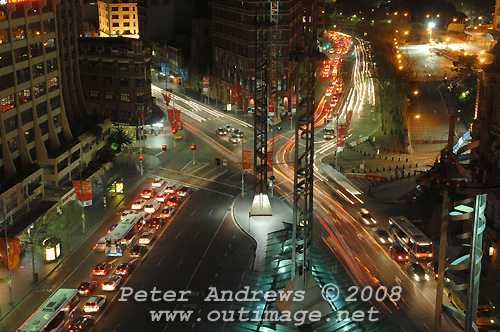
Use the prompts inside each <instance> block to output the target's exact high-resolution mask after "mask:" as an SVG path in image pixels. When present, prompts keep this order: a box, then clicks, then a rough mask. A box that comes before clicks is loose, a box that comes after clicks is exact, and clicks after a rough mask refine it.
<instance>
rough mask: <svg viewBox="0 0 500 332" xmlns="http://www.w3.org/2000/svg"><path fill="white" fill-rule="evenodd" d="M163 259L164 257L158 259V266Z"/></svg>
mask: <svg viewBox="0 0 500 332" xmlns="http://www.w3.org/2000/svg"><path fill="white" fill-rule="evenodd" d="M162 261H163V257H162V258H161V259H160V260H159V261H158V264H156V266H160V264H161V262H162Z"/></svg>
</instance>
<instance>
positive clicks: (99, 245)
mask: <svg viewBox="0 0 500 332" xmlns="http://www.w3.org/2000/svg"><path fill="white" fill-rule="evenodd" d="M94 249H95V250H97V251H104V250H105V249H106V237H101V238H100V239H99V241H97V243H96V244H95V246H94Z"/></svg>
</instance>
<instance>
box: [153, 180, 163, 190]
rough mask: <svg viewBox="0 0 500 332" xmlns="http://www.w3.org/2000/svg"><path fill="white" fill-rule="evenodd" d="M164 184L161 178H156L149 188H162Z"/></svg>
mask: <svg viewBox="0 0 500 332" xmlns="http://www.w3.org/2000/svg"><path fill="white" fill-rule="evenodd" d="M164 183H165V179H162V178H156V179H154V181H153V182H152V183H151V186H152V187H156V188H158V187H161V186H163V184H164Z"/></svg>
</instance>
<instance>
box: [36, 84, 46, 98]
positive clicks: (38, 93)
mask: <svg viewBox="0 0 500 332" xmlns="http://www.w3.org/2000/svg"><path fill="white" fill-rule="evenodd" d="M33 92H34V94H35V98H38V97H41V96H43V95H45V82H43V83H40V84H37V85H35V86H33Z"/></svg>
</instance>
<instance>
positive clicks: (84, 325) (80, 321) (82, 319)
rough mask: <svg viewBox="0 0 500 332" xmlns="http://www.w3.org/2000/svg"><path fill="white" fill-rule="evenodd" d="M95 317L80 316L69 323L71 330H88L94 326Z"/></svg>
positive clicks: (75, 331)
mask: <svg viewBox="0 0 500 332" xmlns="http://www.w3.org/2000/svg"><path fill="white" fill-rule="evenodd" d="M94 323H95V319H94V317H92V316H90V315H84V316H79V317H76V318H75V319H73V321H72V322H71V324H69V325H68V330H69V332H86V331H90V329H91V328H92V327H93V326H94Z"/></svg>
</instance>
